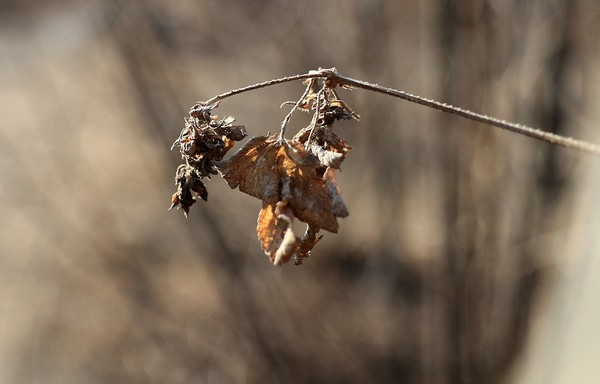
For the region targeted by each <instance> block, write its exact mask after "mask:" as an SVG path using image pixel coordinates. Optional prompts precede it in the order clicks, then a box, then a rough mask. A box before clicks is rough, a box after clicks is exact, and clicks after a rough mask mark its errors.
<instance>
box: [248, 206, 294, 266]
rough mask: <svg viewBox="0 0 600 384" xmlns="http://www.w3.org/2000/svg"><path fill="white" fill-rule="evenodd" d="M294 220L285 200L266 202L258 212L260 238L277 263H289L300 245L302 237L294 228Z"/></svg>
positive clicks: (263, 246)
mask: <svg viewBox="0 0 600 384" xmlns="http://www.w3.org/2000/svg"><path fill="white" fill-rule="evenodd" d="M293 221H294V216H293V213H292V210H291V209H290V208H289V207H288V206H287V202H285V201H279V202H278V203H277V204H276V205H273V204H266V205H265V206H264V207H263V209H261V211H260V213H259V214H258V225H257V228H256V231H257V234H258V240H259V241H260V245H261V247H262V249H263V251H264V252H265V254H267V256H269V258H270V259H271V262H272V263H273V264H275V265H282V264H285V263H287V262H288V261H289V260H290V258H291V257H292V255H294V253H295V252H296V249H297V248H298V246H299V245H300V239H299V238H298V237H296V235H295V234H294V232H293V230H292V224H293Z"/></svg>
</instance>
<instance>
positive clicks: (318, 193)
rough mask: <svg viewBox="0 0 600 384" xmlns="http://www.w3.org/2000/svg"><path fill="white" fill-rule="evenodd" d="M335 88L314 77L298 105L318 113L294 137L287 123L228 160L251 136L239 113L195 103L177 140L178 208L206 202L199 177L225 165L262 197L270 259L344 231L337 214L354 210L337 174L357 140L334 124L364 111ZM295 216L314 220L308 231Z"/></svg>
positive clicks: (306, 251)
mask: <svg viewBox="0 0 600 384" xmlns="http://www.w3.org/2000/svg"><path fill="white" fill-rule="evenodd" d="M334 88H335V85H331V84H328V83H327V82H326V81H317V80H315V79H311V80H309V81H308V82H307V92H305V96H304V98H303V99H302V100H300V102H298V103H297V107H298V108H299V109H302V110H305V111H307V112H312V113H313V119H312V122H311V123H310V124H309V125H308V126H307V127H306V128H303V129H302V130H300V131H299V132H298V133H297V134H296V135H295V136H294V137H293V138H292V139H290V140H288V139H285V138H284V137H283V129H282V132H281V133H280V134H275V135H271V136H255V137H252V138H251V139H250V140H248V141H247V142H246V143H245V144H244V145H243V146H242V147H241V148H240V149H239V150H237V151H236V152H235V153H234V154H233V155H232V156H231V157H229V158H227V159H225V160H223V157H224V155H225V153H226V152H227V150H229V149H230V148H231V146H232V145H233V144H234V142H235V141H238V140H241V139H243V138H244V136H245V130H244V128H243V127H241V126H234V125H232V122H233V118H227V119H225V120H216V119H215V118H213V117H211V116H210V112H211V109H212V108H214V106H203V105H202V104H199V105H196V106H194V107H193V108H192V111H191V112H190V118H189V119H186V127H185V128H184V130H183V131H182V133H181V135H180V137H179V139H178V140H177V141H176V144H178V145H179V146H180V150H181V153H182V155H183V157H184V159H185V160H186V164H184V165H181V166H180V167H179V169H178V171H177V176H176V184H177V192H176V193H175V195H174V196H173V206H176V205H178V204H180V205H181V207H182V208H183V209H184V211H185V212H186V213H187V211H188V209H189V207H190V206H191V205H192V204H193V203H194V201H195V200H196V198H197V197H198V196H199V197H200V198H202V199H204V200H206V196H207V193H206V188H205V187H204V184H203V183H202V182H201V181H200V179H201V178H203V177H210V175H211V174H215V173H216V171H217V170H218V171H219V172H220V174H221V176H222V177H223V178H224V179H225V180H226V181H227V183H228V185H229V186H230V187H231V188H232V189H235V188H239V190H240V191H241V192H244V193H246V194H248V195H250V196H254V197H256V198H258V199H260V200H261V201H262V209H261V210H260V212H259V214H258V225H257V234H258V239H259V242H260V245H261V247H262V249H263V251H264V252H265V253H266V254H267V255H268V256H269V258H270V260H271V261H272V262H273V263H274V264H275V265H282V264H284V263H286V262H288V261H289V260H290V259H292V257H293V258H294V262H295V264H301V263H302V260H303V259H304V258H306V257H308V256H309V255H310V252H311V251H312V249H313V247H314V246H315V245H316V243H317V242H318V241H319V240H320V239H321V238H322V235H321V236H319V235H318V233H319V231H320V230H321V229H323V230H326V231H329V232H332V233H337V231H338V228H339V225H338V221H337V219H338V218H339V217H346V216H347V215H348V210H347V208H346V205H345V204H344V201H343V200H342V197H341V195H340V191H339V189H338V186H337V182H336V179H335V172H336V170H339V169H340V166H341V164H342V161H343V160H344V158H345V155H346V153H347V152H348V151H349V150H350V146H349V145H348V144H347V143H346V142H345V141H344V140H343V139H342V138H341V137H339V136H338V135H337V134H336V133H335V132H334V131H333V124H334V123H335V122H336V121H337V120H340V119H352V118H354V119H358V118H359V116H358V115H357V114H356V113H355V112H354V111H352V110H351V109H350V108H349V107H348V106H347V105H346V104H345V103H344V102H343V101H342V100H340V99H339V97H338V95H337V93H336V92H335V89H334ZM296 219H297V220H299V221H301V222H304V223H305V224H306V225H307V228H306V231H305V233H304V235H303V236H302V237H299V236H297V235H296V234H295V233H294V228H293V224H294V221H295V220H296Z"/></svg>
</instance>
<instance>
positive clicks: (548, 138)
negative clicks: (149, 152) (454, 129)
mask: <svg viewBox="0 0 600 384" xmlns="http://www.w3.org/2000/svg"><path fill="white" fill-rule="evenodd" d="M311 78H324V79H326V80H327V81H330V82H331V83H332V84H339V85H342V86H343V85H346V86H351V87H356V88H362V89H366V90H368V91H372V92H377V93H382V94H385V95H388V96H393V97H397V98H399V99H403V100H406V101H410V102H412V103H416V104H420V105H423V106H426V107H429V108H433V109H437V110H439V111H443V112H447V113H451V114H453V115H457V116H461V117H464V118H466V119H469V120H473V121H477V122H481V123H484V124H488V125H493V126H495V127H498V128H502V129H505V130H508V131H511V132H514V133H518V134H520V135H525V136H529V137H532V138H534V139H537V140H541V141H545V142H547V143H550V144H553V145H559V146H562V147H566V148H571V149H575V150H579V151H584V152H589V153H593V154H596V155H600V145H597V144H593V143H590V142H587V141H583V140H578V139H573V138H570V137H566V136H561V135H557V134H555V133H551V132H546V131H542V130H539V129H536V128H532V127H529V126H527V125H523V124H517V123H512V122H510V121H506V120H501V119H498V118H495V117H492V116H487V115H483V114H480V113H477V112H472V111H469V110H467V109H462V108H459V107H455V106H452V105H449V104H446V103H442V102H439V101H435V100H431V99H426V98H424V97H421V96H416V95H412V94H410V93H408V92H404V91H399V90H396V89H393V88H387V87H383V86H381V85H378V84H373V83H368V82H366V81H362V80H356V79H352V78H350V77H346V76H342V75H339V74H338V73H337V70H336V69H335V68H331V69H319V70H316V71H309V72H308V73H304V74H299V75H293V76H287V77H282V78H279V79H273V80H269V81H265V82H262V83H257V84H253V85H249V86H247V87H244V88H238V89H233V90H231V91H228V92H225V93H223V94H220V95H217V96H215V97H213V98H211V99H209V100H207V101H205V102H204V103H203V104H205V105H207V104H212V103H215V102H217V101H220V100H223V99H225V98H228V97H231V96H234V95H238V94H240V93H244V92H248V91H252V90H255V89H259V88H265V87H269V86H272V85H276V84H281V83H286V82H290V81H295V80H304V79H311Z"/></svg>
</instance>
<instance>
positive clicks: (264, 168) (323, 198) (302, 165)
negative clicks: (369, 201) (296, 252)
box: [218, 135, 348, 233]
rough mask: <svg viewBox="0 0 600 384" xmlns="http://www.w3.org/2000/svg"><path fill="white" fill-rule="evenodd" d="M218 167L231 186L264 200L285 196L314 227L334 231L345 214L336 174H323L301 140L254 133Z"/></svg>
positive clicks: (305, 220) (275, 201)
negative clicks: (334, 176) (292, 140)
mask: <svg viewBox="0 0 600 384" xmlns="http://www.w3.org/2000/svg"><path fill="white" fill-rule="evenodd" d="M218 167H219V170H220V171H221V174H222V176H223V178H224V179H225V180H226V181H227V183H228V184H229V186H230V187H231V188H236V187H238V188H239V189H240V191H242V192H244V193H247V194H249V195H251V196H254V197H256V198H258V199H261V200H262V201H263V203H265V204H275V203H277V202H278V201H284V200H287V201H288V205H289V207H290V208H291V210H292V212H293V214H294V216H295V217H297V218H298V219H299V220H301V221H303V222H305V223H307V224H309V225H310V226H312V227H314V228H318V229H321V228H322V229H325V230H326V231H329V232H334V233H335V232H337V229H338V223H337V217H345V216H347V215H348V212H347V210H346V209H345V205H344V206H343V208H344V209H341V208H340V202H339V201H341V197H339V193H338V191H337V187H336V186H335V178H333V175H331V176H328V179H325V178H324V177H322V173H323V171H322V170H319V169H318V168H320V167H321V164H320V163H319V161H318V159H317V158H316V157H315V156H314V155H312V154H311V153H309V152H307V151H306V150H305V149H304V146H303V145H302V144H301V143H298V142H286V141H280V140H278V136H277V135H274V136H271V137H268V138H267V137H262V136H257V137H254V138H252V139H250V140H249V141H248V143H246V144H245V145H244V146H243V147H242V148H240V149H239V150H238V151H237V152H236V153H235V154H234V155H233V156H232V157H231V158H229V159H228V160H226V161H223V162H221V163H219V164H218ZM338 200H339V201H338ZM342 204H343V202H342Z"/></svg>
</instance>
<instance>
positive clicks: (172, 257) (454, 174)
mask: <svg viewBox="0 0 600 384" xmlns="http://www.w3.org/2000/svg"><path fill="white" fill-rule="evenodd" d="M599 33H600V3H598V2H597V1H596V0H529V1H516V0H514V1H506V0H487V1H484V0H421V1H394V0H369V1H359V0H332V1H317V0H307V1H296V2H289V1H284V0H271V1H270V0H257V1H244V0H233V1H228V2H223V1H216V0H203V1H190V0H181V1H176V2H168V1H160V0H156V1H146V2H134V1H99V0H86V1H76V0H64V1H63V0H60V1H58V0H55V1H44V0H38V1H28V2H22V1H16V0H12V1H11V0H4V1H0V113H1V115H0V116H1V117H0V178H1V180H2V182H1V184H0V208H1V211H2V214H1V215H0V225H1V231H0V382H1V383H49V384H52V383H62V384H70V383H349V382H355V383H500V382H502V383H504V382H510V383H537V382H543V383H596V382H599V381H600V371H599V370H598V364H597V363H598V361H597V359H598V358H599V356H600V331H599V330H598V327H597V324H599V323H600V301H598V299H597V294H596V293H597V292H599V291H600V282H599V279H597V278H594V277H595V276H596V275H597V274H596V272H599V273H600V239H599V238H598V231H599V229H600V219H598V213H599V212H600V168H599V167H600V163H599V159H598V158H596V157H594V156H592V155H588V154H584V153H579V152H576V151H572V150H567V149H563V148H558V147H552V146H550V145H548V144H546V143H542V142H537V141H534V140H532V139H529V138H526V137H521V136H518V135H515V134H511V133H508V132H505V131H501V130H499V129H496V128H491V127H488V126H485V125H482V124H475V123H472V122H469V121H466V120H464V119H461V118H458V117H454V116H450V115H446V114H442V113H440V112H437V111H432V110H428V109H426V108H424V107H421V106H418V105H413V104H410V103H408V102H405V101H400V100H397V99H392V98H390V97H386V96H383V95H377V94H372V93H369V92H367V91H363V90H354V91H341V95H342V97H344V98H345V100H346V102H347V103H348V104H349V105H350V106H351V107H352V108H353V109H354V110H356V111H357V112H358V113H360V114H361V116H362V120H361V121H360V122H358V123H357V122H343V123H339V124H337V127H336V129H337V132H338V133H339V134H340V135H341V136H343V137H344V138H345V139H346V140H347V141H348V142H349V144H350V145H351V146H352V147H353V150H352V151H351V152H350V153H349V155H348V156H347V158H346V161H345V163H344V165H343V169H342V172H341V173H340V174H339V177H338V181H339V184H340V187H341V189H342V193H343V196H344V200H345V202H346V205H347V206H348V209H349V211H350V216H349V217H347V218H345V219H343V220H340V225H341V228H340V231H339V233H338V234H336V235H334V234H330V233H325V237H324V239H323V240H322V241H321V242H320V243H319V244H318V245H317V247H316V249H315V251H314V252H313V254H312V256H311V257H310V258H309V259H308V260H306V262H305V263H304V265H302V266H298V267H295V266H293V265H286V266H284V267H282V268H279V267H274V266H273V265H271V264H270V262H269V260H268V257H267V256H265V255H264V254H263V253H262V251H261V250H260V247H259V244H258V240H257V239H256V232H255V227H256V216H257V214H258V211H259V209H260V202H259V201H258V200H256V199H253V198H251V197H248V196H245V195H243V194H241V193H239V192H238V191H233V190H230V189H229V188H228V187H227V185H226V184H225V182H224V181H223V180H222V179H220V178H218V177H215V178H213V180H212V181H209V182H208V183H207V187H208V191H209V197H208V203H203V202H202V203H198V204H196V205H195V206H194V207H192V210H191V212H190V217H189V219H187V220H186V219H185V218H184V217H183V215H182V214H181V212H167V207H168V206H169V204H170V196H171V194H172V193H173V192H174V190H175V189H174V188H175V187H174V179H173V178H174V172H175V169H176V167H177V165H178V164H179V163H180V162H181V158H180V155H179V154H178V152H177V151H169V147H170V145H171V143H172V142H173V141H174V140H175V139H176V138H177V136H178V134H179V132H180V130H181V128H182V127H183V118H184V116H186V115H187V111H188V109H189V107H190V106H191V105H192V104H194V103H195V102H196V101H198V100H206V99H208V98H210V97H212V96H214V95H216V94H218V93H221V92H224V91H226V90H229V89H232V88H237V87H241V86H244V85H248V84H252V83H256V82H260V81H264V80H268V79H272V78H276V77H281V76H285V75H291V74H296V73H304V72H306V71H308V70H310V69H316V68H318V67H324V68H329V67H333V66H335V67H337V68H338V70H339V72H340V73H341V74H343V75H347V76H350V77H354V78H357V79H362V80H365V81H370V82H375V83H379V84H382V85H385V86H389V87H392V88H397V89H401V90H404V91H407V92H411V93H415V94H419V95H422V96H425V97H428V98H435V99H438V100H441V101H444V102H448V103H451V104H454V105H457V106H461V107H463V108H467V109H472V110H475V111H478V112H482V113H486V114H490V115H494V116H497V117H499V118H502V119H507V120H511V121H516V122H521V123H525V124H528V125H531V126H535V127H539V128H542V129H544V130H549V131H553V132H556V133H559V134H564V135H569V136H575V137H578V138H581V139H584V140H589V141H592V142H596V143H598V142H600V133H599V129H600V108H598V107H597V105H598V100H599V97H600V65H599V64H600V49H599V48H600V47H599V45H598V42H597V41H598V40H597V36H598V34H599ZM302 91H303V85H302V84H301V83H299V82H298V83H288V84H284V85H280V86H277V87H272V88H268V89H263V90H259V91H255V92H252V93H246V94H243V95H239V96H236V97H234V98H231V99H227V100H226V101H224V102H223V103H222V104H221V105H220V106H219V108H218V109H217V110H215V113H217V114H218V115H219V116H222V117H225V116H228V115H233V116H235V117H236V118H237V122H238V123H239V124H244V125H245V126H246V128H247V130H248V133H249V135H251V136H253V135H260V134H263V135H264V134H266V133H267V132H276V131H277V130H278V127H279V125H280V123H281V120H282V119H283V117H284V116H285V114H286V113H287V109H280V108H279V105H280V104H281V103H282V102H284V101H287V100H296V99H297V98H298V97H299V96H300V95H301V93H302ZM308 122H309V116H308V115H306V114H300V113H299V114H296V115H295V117H294V119H293V120H292V125H291V128H292V132H293V130H294V129H296V130H297V129H299V128H301V127H303V126H305V125H306V124H308ZM595 213H596V214H595Z"/></svg>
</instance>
